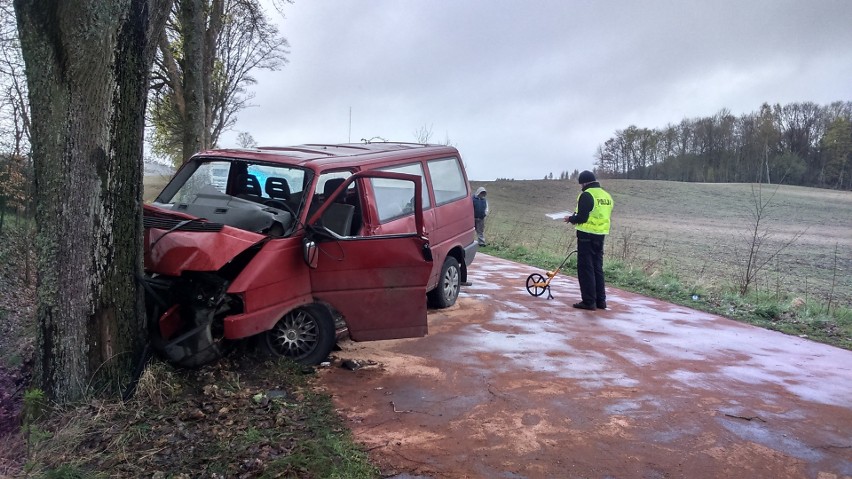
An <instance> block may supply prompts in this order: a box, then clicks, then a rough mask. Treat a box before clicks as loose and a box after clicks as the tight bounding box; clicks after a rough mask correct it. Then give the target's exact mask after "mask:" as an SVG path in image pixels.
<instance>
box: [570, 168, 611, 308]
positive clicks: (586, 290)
mask: <svg viewBox="0 0 852 479" xmlns="http://www.w3.org/2000/svg"><path fill="white" fill-rule="evenodd" d="M577 180H578V181H579V183H580V185H582V187H583V191H582V192H581V193H580V195H579V196H578V197H577V208H576V209H575V210H574V214H573V215H571V216H566V217H565V222H566V223H570V224H572V225H574V226H575V227H576V228H577V281H579V283H580V297H581V299H580V302H579V303H575V304H574V307H575V308H579V309H588V310H592V311H594V310H595V309H606V284H605V282H604V272H603V253H604V238H606V235H608V234H609V226H610V215H611V214H612V206H613V203H612V197H611V196H610V195H609V193H607V192H606V191H604V189H603V188H601V185H600V183H598V181H597V179H596V178H595V174H594V173H592V172H591V171H583V172H582V173H580V176H579V177H578V178H577Z"/></svg>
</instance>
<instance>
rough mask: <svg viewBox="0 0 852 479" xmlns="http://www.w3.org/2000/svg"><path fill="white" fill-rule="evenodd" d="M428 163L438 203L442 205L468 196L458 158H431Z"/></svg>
mask: <svg viewBox="0 0 852 479" xmlns="http://www.w3.org/2000/svg"><path fill="white" fill-rule="evenodd" d="M428 165H429V174H430V176H431V177H432V189H433V190H434V192H435V203H436V204H438V205H442V204H444V203H449V202H450V201H453V200H457V199H459V198H465V197H467V186H466V185H465V181H464V176H463V175H462V170H461V167H460V166H459V160H458V158H444V159H440V160H431V161H429V162H428Z"/></svg>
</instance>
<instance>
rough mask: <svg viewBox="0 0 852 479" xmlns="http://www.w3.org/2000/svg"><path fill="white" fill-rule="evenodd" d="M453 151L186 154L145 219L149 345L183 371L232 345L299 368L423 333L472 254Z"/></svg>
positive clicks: (416, 147)
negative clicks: (342, 341) (348, 346)
mask: <svg viewBox="0 0 852 479" xmlns="http://www.w3.org/2000/svg"><path fill="white" fill-rule="evenodd" d="M470 198H471V192H470V188H469V184H468V180H467V175H466V173H465V170H464V164H463V162H462V159H461V156H460V155H459V152H458V151H457V150H456V149H455V148H453V147H449V146H439V145H422V144H409V143H366V144H334V145H332V144H329V145H326V144H306V145H300V146H292V147H263V148H258V149H244V150H213V151H206V152H202V153H199V154H196V155H195V156H194V157H192V158H191V159H190V160H189V161H188V162H187V163H185V164H184V165H183V167H181V168H180V169H179V170H178V171H177V173H176V174H175V176H174V177H173V178H172V180H171V181H170V182H169V183H168V184H167V185H166V187H165V188H164V189H163V191H162V192H161V193H160V194H159V196H158V197H157V198H156V199H155V200H154V201H153V202H152V203H150V204H146V205H145V207H144V227H145V234H144V251H145V288H146V306H147V311H148V321H149V328H150V331H151V341H152V345H153V346H154V348H155V349H156V350H157V351H158V352H159V353H160V354H161V355H162V356H164V357H165V358H166V359H167V360H169V361H171V362H173V363H176V364H179V365H182V366H188V367H193V366H199V365H202V364H205V363H207V362H210V361H213V360H215V359H217V358H219V357H220V356H222V355H223V354H225V353H226V352H227V351H228V350H229V348H231V347H232V346H233V345H234V344H236V343H237V341H238V340H243V339H248V338H251V339H253V341H251V342H253V343H255V344H256V345H257V346H259V347H260V348H262V349H263V350H264V351H266V352H267V353H269V354H271V355H273V356H276V357H285V358H290V359H293V360H295V361H298V362H300V363H303V364H317V363H319V362H321V361H323V360H324V359H325V358H326V357H327V356H328V354H329V352H330V351H331V349H332V348H333V347H334V344H335V342H336V340H337V339H338V338H340V337H341V336H342V335H346V334H348V336H349V337H350V338H351V339H352V340H354V341H372V340H383V339H396V338H411V337H419V336H424V335H426V334H427V325H426V311H427V302H428V303H430V304H431V305H432V306H433V307H437V308H445V307H449V306H451V305H453V304H454V303H455V301H456V298H457V296H458V294H459V288H460V286H461V284H462V283H463V282H465V281H466V280H467V268H468V267H469V266H470V264H471V262H472V261H473V259H474V257H475V255H476V252H477V243H476V241H475V234H474V226H473V208H472V206H471V199H470Z"/></svg>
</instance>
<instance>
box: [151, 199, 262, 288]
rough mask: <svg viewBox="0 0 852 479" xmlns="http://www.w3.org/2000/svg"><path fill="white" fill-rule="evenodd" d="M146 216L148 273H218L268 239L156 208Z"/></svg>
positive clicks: (169, 274) (173, 274) (172, 274)
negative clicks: (238, 256) (235, 258)
mask: <svg viewBox="0 0 852 479" xmlns="http://www.w3.org/2000/svg"><path fill="white" fill-rule="evenodd" d="M144 214H145V234H144V239H143V242H144V244H143V246H144V251H145V271H146V272H148V273H159V274H164V275H168V276H179V275H180V274H181V273H183V272H184V271H218V270H219V269H220V268H222V267H223V266H225V265H226V264H228V262H230V261H231V260H232V259H234V257H236V256H237V255H239V254H240V253H242V252H243V251H245V250H247V249H249V248H251V247H252V246H254V245H255V244H257V243H259V242H261V241H263V240H264V239H265V238H266V236H265V235H262V234H258V233H252V232H250V231H245V230H241V229H238V228H232V227H230V226H226V225H221V224H217V223H210V222H206V221H204V220H202V219H199V218H195V217H193V216H190V215H187V214H183V213H177V212H173V211H169V210H164V209H162V208H158V207H156V206H153V205H145V206H144Z"/></svg>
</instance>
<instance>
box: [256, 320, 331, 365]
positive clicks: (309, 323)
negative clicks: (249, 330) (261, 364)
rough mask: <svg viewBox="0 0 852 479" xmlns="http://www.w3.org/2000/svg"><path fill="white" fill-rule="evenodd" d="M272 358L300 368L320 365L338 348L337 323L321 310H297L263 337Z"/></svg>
mask: <svg viewBox="0 0 852 479" xmlns="http://www.w3.org/2000/svg"><path fill="white" fill-rule="evenodd" d="M262 342H263V345H264V346H265V349H266V350H267V352H268V353H269V354H271V355H272V356H275V357H279V358H287V359H292V360H293V361H296V362H298V363H300V364H305V365H314V364H319V363H321V362H322V361H323V360H325V359H326V358H327V357H328V354H329V353H330V352H331V348H333V347H334V320H333V319H332V318H331V315H329V314H328V313H326V312H325V311H322V310H321V309H320V308H311V307H303V308H296V309H294V310H293V311H290V312H289V313H287V314H285V315H284V317H283V318H281V319H280V320H279V321H278V322H277V323H275V326H273V327H272V329H270V330H269V331H267V332H265V333H263V339H262Z"/></svg>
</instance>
